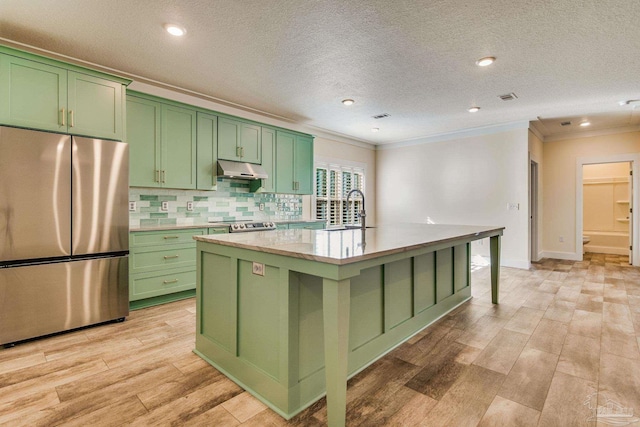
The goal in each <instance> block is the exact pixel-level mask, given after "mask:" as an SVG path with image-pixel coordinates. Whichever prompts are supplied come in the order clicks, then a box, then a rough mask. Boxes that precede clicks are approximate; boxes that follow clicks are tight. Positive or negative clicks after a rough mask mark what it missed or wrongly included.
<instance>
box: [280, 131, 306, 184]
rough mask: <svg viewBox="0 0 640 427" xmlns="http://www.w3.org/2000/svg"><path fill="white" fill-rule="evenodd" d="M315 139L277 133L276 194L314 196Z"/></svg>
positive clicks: (287, 133) (281, 132)
mask: <svg viewBox="0 0 640 427" xmlns="http://www.w3.org/2000/svg"><path fill="white" fill-rule="evenodd" d="M312 176H313V138H312V137H310V136H307V135H297V134H293V133H289V132H283V131H277V132H276V192H277V193H287V194H312V193H313V185H312Z"/></svg>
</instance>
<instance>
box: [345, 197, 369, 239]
mask: <svg viewBox="0 0 640 427" xmlns="http://www.w3.org/2000/svg"><path fill="white" fill-rule="evenodd" d="M353 193H360V195H361V196H362V210H361V211H360V212H359V213H358V216H359V217H360V220H361V223H360V228H362V231H363V232H364V230H365V228H367V227H366V225H365V218H366V217H367V213H366V212H365V210H364V193H363V192H362V191H360V190H358V189H357V188H354V189H353V190H351V191H349V193H348V194H347V208H348V207H349V198H350V197H351V195H352V194H353Z"/></svg>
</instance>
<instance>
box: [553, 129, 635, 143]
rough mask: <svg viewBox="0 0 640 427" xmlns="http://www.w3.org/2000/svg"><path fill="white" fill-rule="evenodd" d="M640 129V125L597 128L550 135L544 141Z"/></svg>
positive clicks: (613, 133)
mask: <svg viewBox="0 0 640 427" xmlns="http://www.w3.org/2000/svg"><path fill="white" fill-rule="evenodd" d="M638 131H640V125H633V126H624V127H618V128H609V129H597V130H591V131H585V132H571V133H566V134H562V135H550V136H547V137H545V138H544V139H543V140H542V141H543V142H555V141H564V140H567V139H578V138H589V137H593V136H604V135H615V134H618V133H628V132H638Z"/></svg>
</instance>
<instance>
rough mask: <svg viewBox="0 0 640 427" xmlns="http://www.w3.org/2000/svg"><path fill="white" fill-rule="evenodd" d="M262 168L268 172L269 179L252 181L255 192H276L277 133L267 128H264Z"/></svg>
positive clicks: (251, 185) (251, 186)
mask: <svg viewBox="0 0 640 427" xmlns="http://www.w3.org/2000/svg"><path fill="white" fill-rule="evenodd" d="M262 167H263V168H264V170H265V171H266V172H267V176H268V178H267V179H256V180H253V181H251V184H250V188H251V191H253V192H260V193H275V192H276V131H275V129H270V128H267V127H263V128H262Z"/></svg>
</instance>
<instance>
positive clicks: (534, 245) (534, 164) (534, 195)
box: [529, 157, 540, 262]
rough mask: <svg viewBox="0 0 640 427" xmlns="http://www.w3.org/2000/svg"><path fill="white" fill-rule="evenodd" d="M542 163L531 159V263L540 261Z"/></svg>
mask: <svg viewBox="0 0 640 427" xmlns="http://www.w3.org/2000/svg"><path fill="white" fill-rule="evenodd" d="M539 168H540V163H539V162H538V161H536V160H534V159H533V158H531V157H530V158H529V261H530V262H536V261H539V260H540V250H539V248H540V246H539V244H538V243H539V239H538V236H539V217H538V213H539V208H538V203H539V200H540V199H539V192H540V188H539V187H540V185H539V173H540V169H539Z"/></svg>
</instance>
